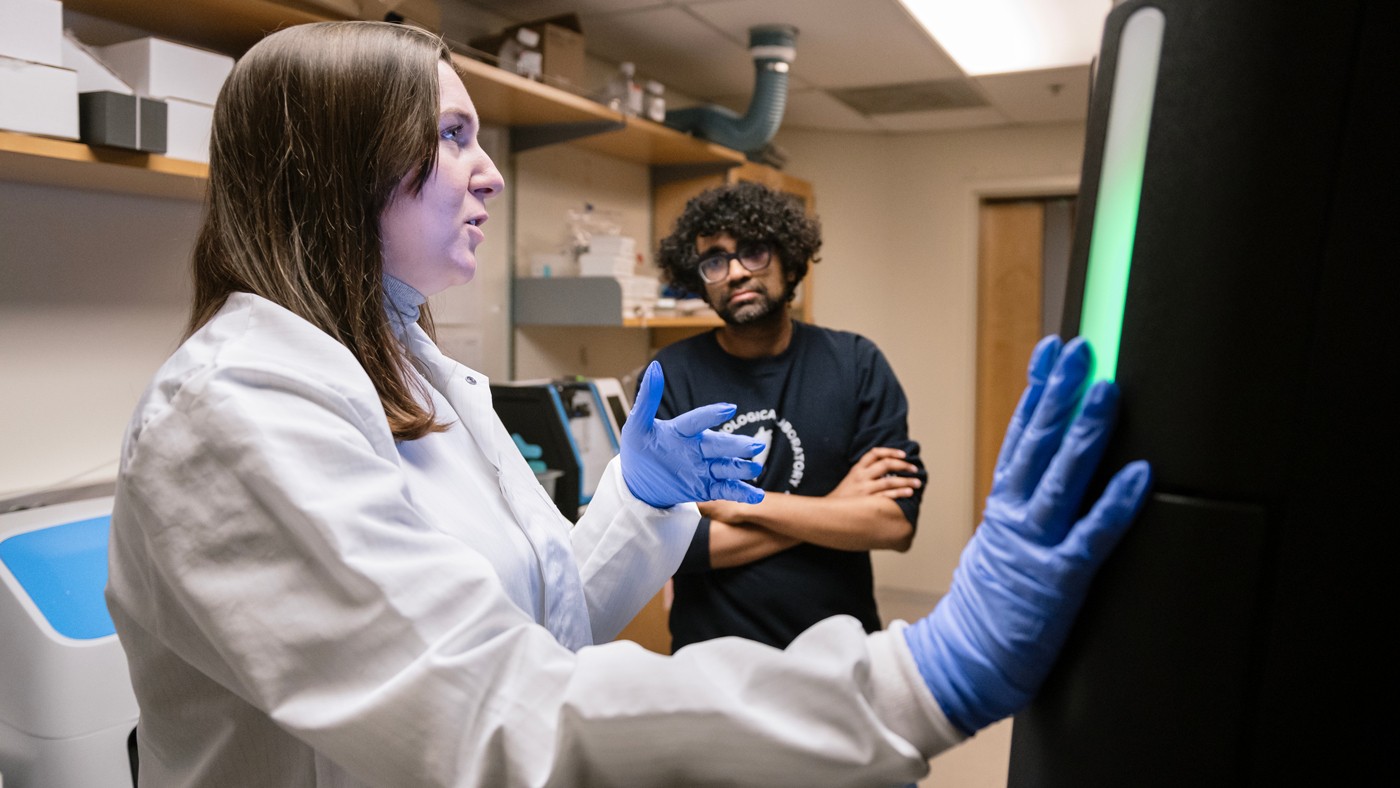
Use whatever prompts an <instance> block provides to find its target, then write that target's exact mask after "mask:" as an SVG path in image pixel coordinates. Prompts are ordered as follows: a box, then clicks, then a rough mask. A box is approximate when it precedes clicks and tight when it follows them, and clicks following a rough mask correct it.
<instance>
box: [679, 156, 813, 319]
mask: <svg viewBox="0 0 1400 788" xmlns="http://www.w3.org/2000/svg"><path fill="white" fill-rule="evenodd" d="M720 233H728V234H729V235H731V236H733V237H734V239H735V240H736V241H738V242H739V243H740V244H744V243H765V244H768V245H769V246H771V247H772V248H773V251H774V252H775V253H777V255H778V260H779V261H780V262H781V264H782V266H783V274H784V276H785V278H786V277H788V276H791V277H792V284H791V285H790V286H789V287H788V289H787V300H789V301H791V300H792V298H793V295H794V294H795V293H794V288H795V287H796V285H797V283H798V282H801V281H802V279H803V277H805V276H807V267H808V262H809V261H810V262H813V263H815V262H818V261H819V260H820V258H819V257H817V250H818V249H820V248H821V246H822V235H821V223H820V222H819V221H818V220H817V218H816V217H815V216H808V215H807V213H806V211H805V209H804V208H803V205H802V202H801V200H799V199H798V198H796V197H794V196H792V195H790V194H785V193H783V192H780V191H777V190H774V189H770V188H768V187H767V186H764V185H763V184H761V183H749V182H747V181H741V182H739V183H732V184H727V185H724V186H718V187H715V188H713V189H709V190H707V191H704V192H701V193H700V194H698V195H696V196H695V197H692V198H691V199H690V201H689V202H687V203H686V204H685V210H684V211H682V212H681V215H680V218H678V219H676V226H675V228H674V229H673V230H672V231H671V234H670V235H668V236H666V237H665V238H663V239H662V240H661V245H660V248H659V249H658V250H657V253H656V264H657V265H658V266H659V267H660V268H661V272H662V274H663V275H664V276H665V277H666V281H667V282H668V283H669V284H670V285H671V286H672V287H675V288H678V289H681V290H685V291H687V292H690V293H695V294H697V295H703V294H704V292H705V280H703V279H701V278H700V271H699V270H698V269H697V268H696V265H697V264H698V263H699V262H700V256H699V253H698V252H697V251H696V249H695V239H696V238H698V237H700V236H702V235H706V236H708V235H719V234H720Z"/></svg>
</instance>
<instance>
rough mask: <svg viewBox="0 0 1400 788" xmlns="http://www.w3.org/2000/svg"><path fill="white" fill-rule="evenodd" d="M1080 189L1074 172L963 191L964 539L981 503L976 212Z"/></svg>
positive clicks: (972, 184)
mask: <svg viewBox="0 0 1400 788" xmlns="http://www.w3.org/2000/svg"><path fill="white" fill-rule="evenodd" d="M1080 192H1081V189H1080V183H1079V174H1078V173H1075V174H1074V175H1048V176H1037V177H1030V178H997V179H985V180H978V181H969V182H968V183H967V186H966V188H965V189H964V190H963V199H962V204H963V208H962V210H963V221H964V227H965V228H966V231H965V234H964V236H963V237H964V238H965V239H967V243H966V246H965V248H964V249H963V265H964V268H963V270H964V271H968V272H970V275H969V276H968V281H967V290H966V291H965V293H964V297H965V298H966V299H967V301H966V303H969V304H972V305H973V307H972V309H969V310H968V312H967V322H966V324H965V325H964V327H963V332H962V334H963V338H964V341H963V354H964V356H963V357H964V358H965V359H967V363H966V365H965V366H964V369H966V370H967V374H966V375H965V376H964V380H963V384H962V385H963V386H965V387H966V388H965V389H964V400H963V401H964V402H967V403H968V404H969V405H968V411H967V413H966V414H965V417H966V418H965V420H964V421H963V423H964V424H965V425H966V428H965V429H964V430H962V432H961V434H960V435H959V436H958V442H959V443H960V444H961V454H962V456H963V457H965V458H966V465H965V466H964V471H963V477H964V482H963V484H961V485H960V487H961V488H962V490H963V495H964V496H966V498H965V501H966V504H965V506H964V509H963V511H968V512H972V514H973V516H972V517H971V518H970V519H968V520H967V523H968V526H967V527H968V530H967V533H966V536H967V538H969V539H970V538H972V530H973V529H975V528H976V527H977V523H978V522H980V521H981V519H982V502H981V501H978V500H977V492H976V486H977V474H976V469H975V467H974V466H975V463H976V456H977V364H978V358H977V340H978V337H977V324H978V314H977V304H978V296H979V293H978V270H979V266H980V260H979V254H980V247H981V244H980V240H979V239H980V238H981V222H980V218H979V217H980V212H981V207H982V201H983V200H1001V199H1016V198H1029V199H1042V198H1046V197H1056V196H1062V195H1067V194H1076V195H1077V194H1079V193H1080Z"/></svg>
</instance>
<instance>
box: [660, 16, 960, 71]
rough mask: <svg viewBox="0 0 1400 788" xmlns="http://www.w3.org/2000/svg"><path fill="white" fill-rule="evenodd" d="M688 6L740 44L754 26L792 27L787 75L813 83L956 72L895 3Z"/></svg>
mask: <svg viewBox="0 0 1400 788" xmlns="http://www.w3.org/2000/svg"><path fill="white" fill-rule="evenodd" d="M687 7H688V8H689V9H690V11H691V13H694V14H695V15H696V16H698V17H700V18H701V19H704V20H705V21H706V22H709V23H710V24H712V25H714V26H715V27H717V28H719V29H720V30H723V31H724V32H725V33H726V34H727V35H728V36H730V37H731V38H732V39H734V40H735V41H740V42H743V43H744V44H745V45H747V44H748V29H749V28H750V27H752V26H754V25H761V24H775V23H777V24H790V25H794V26H796V27H797V28H798V35H797V60H796V62H795V63H793V74H794V76H795V77H800V78H801V79H802V80H803V81H804V82H806V83H807V84H810V85H812V86H814V87H822V88H830V87H860V86H866V85H884V84H893V83H903V82H922V81H926V80H933V79H946V78H950V77H960V76H962V72H961V71H959V70H958V67H957V66H956V65H955V64H954V63H953V61H952V60H951V59H950V58H949V57H948V56H947V55H946V54H944V52H943V50H942V49H940V48H939V47H938V45H937V44H935V43H934V42H933V39H931V38H929V36H928V35H927V34H926V33H924V31H923V28H921V27H919V26H918V25H917V24H916V23H915V22H914V21H913V20H912V19H911V18H910V17H909V15H908V13H907V12H906V11H905V10H904V6H902V5H900V4H899V2H898V0H714V1H713V2H692V3H690V4H689V5H688V6H687Z"/></svg>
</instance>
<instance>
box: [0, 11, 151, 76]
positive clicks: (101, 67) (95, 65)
mask: <svg viewBox="0 0 1400 788" xmlns="http://www.w3.org/2000/svg"><path fill="white" fill-rule="evenodd" d="M0 2H3V0H0ZM63 67H64V68H71V69H73V70H74V71H76V72H78V92H79V93H92V92H94V91H99V90H107V91H111V92H112V93H122V94H125V95H128V96H129V95H131V86H130V85H128V84H126V83H125V82H123V81H122V79H121V78H120V77H118V76H117V75H116V74H115V73H113V72H112V69H110V68H108V67H107V65H106V64H105V63H103V62H102V61H101V60H98V59H97V56H96V55H95V54H93V51H92V49H91V48H89V47H88V46H87V45H86V44H84V43H83V42H81V41H79V40H78V39H77V38H75V37H74V36H73V34H72V33H69V32H67V31H65V32H64V34H63Z"/></svg>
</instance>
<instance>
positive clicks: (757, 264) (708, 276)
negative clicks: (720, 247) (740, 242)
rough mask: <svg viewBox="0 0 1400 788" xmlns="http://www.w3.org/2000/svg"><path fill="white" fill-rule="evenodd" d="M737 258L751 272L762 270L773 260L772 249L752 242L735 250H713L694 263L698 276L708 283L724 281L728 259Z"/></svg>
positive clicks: (727, 271)
mask: <svg viewBox="0 0 1400 788" xmlns="http://www.w3.org/2000/svg"><path fill="white" fill-rule="evenodd" d="M730 260H738V261H739V264H740V265H742V266H744V268H745V269H746V270H748V271H751V272H758V271H762V270H763V269H765V268H767V267H768V264H769V263H771V262H773V250H771V249H769V248H768V247H767V246H766V245H764V244H753V245H751V246H745V247H743V248H742V249H740V250H739V251H737V252H715V253H714V254H711V255H708V256H706V257H702V258H701V259H700V262H699V263H697V264H696V265H695V267H696V269H698V270H699V271H700V278H701V279H704V280H705V281H706V282H708V283H710V284H714V283H715V282H721V281H724V278H725V277H726V276H728V275H729V261H730Z"/></svg>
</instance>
